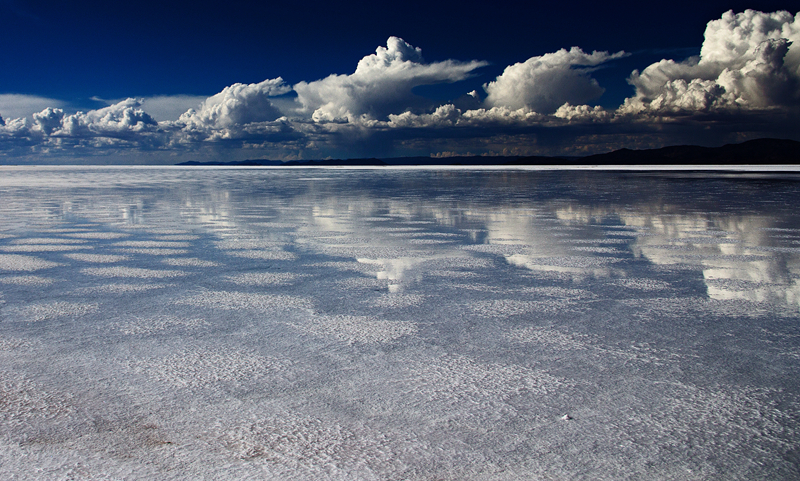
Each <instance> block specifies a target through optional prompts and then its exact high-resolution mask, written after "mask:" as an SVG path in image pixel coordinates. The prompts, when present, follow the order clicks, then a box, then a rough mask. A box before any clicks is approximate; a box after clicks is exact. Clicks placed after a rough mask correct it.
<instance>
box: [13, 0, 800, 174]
mask: <svg viewBox="0 0 800 481" xmlns="http://www.w3.org/2000/svg"><path fill="white" fill-rule="evenodd" d="M551 4H552V5H551ZM0 31H1V32H2V33H3V35H2V38H3V40H2V48H0V118H1V119H2V120H0V163H2V164H24V163H46V164H85V163H88V164H103V163H109V164H127V163H130V164H173V163H177V162H183V161H188V160H197V161H238V160H245V159H274V160H296V159H308V160H310V159H326V158H363V157H379V158H388V157H402V156H426V157H427V156H432V157H448V156H453V155H564V156H578V155H587V154H593V153H602V152H608V151H612V150H616V149H619V148H623V147H624V148H634V149H643V148H657V147H663V146H667V145H679V144H693V145H706V146H717V145H724V144H726V143H735V142H741V141H744V140H749V139H753V138H763V137H772V138H791V139H795V140H800V129H797V127H796V126H797V125H800V12H798V8H797V5H796V3H794V2H769V1H764V2H749V3H748V2H739V1H729V2H719V1H716V0H712V1H707V2H696V1H692V2H688V1H680V0H676V1H673V2H649V3H642V2H619V3H615V4H614V6H613V7H611V6H608V4H607V3H606V2H594V4H590V5H582V4H574V3H572V2H527V4H525V5H520V3H519V2H504V1H496V2H489V3H487V2H469V1H459V2H449V1H443V2H431V1H428V2H419V1H407V2H395V3H382V2H318V1H306V2H283V3H278V2H241V1H237V0H229V1H226V2H217V3H215V4H207V3H204V2H182V1H178V2H163V1H161V2H151V1H148V0H143V1H137V2H107V1H98V2H89V1H74V2H48V1H35V0H26V1H23V0H0Z"/></svg>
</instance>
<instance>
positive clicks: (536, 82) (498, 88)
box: [484, 47, 627, 114]
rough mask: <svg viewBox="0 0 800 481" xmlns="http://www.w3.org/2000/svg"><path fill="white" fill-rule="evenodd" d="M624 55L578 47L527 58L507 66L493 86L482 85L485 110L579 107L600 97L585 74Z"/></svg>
mask: <svg viewBox="0 0 800 481" xmlns="http://www.w3.org/2000/svg"><path fill="white" fill-rule="evenodd" d="M625 55H627V54H626V53H625V52H617V53H614V54H609V53H608V52H597V51H595V52H592V53H586V52H584V51H583V50H581V49H580V48H578V47H572V48H571V49H569V50H566V49H561V50H559V51H557V52H553V53H547V54H544V55H541V56H537V57H531V58H529V59H528V60H526V61H525V62H522V63H516V64H514V65H509V66H508V67H506V69H505V70H504V71H503V73H502V74H501V75H500V76H498V77H497V79H496V80H494V81H493V82H489V83H487V84H486V85H484V90H486V93H487V94H488V96H487V97H486V100H485V101H484V102H485V103H486V104H487V105H488V106H489V107H507V108H510V109H520V108H528V109H531V110H533V111H535V112H539V113H543V114H552V113H553V112H555V111H556V109H558V108H559V107H561V106H562V105H564V104H565V103H571V104H582V103H585V102H589V101H591V100H594V99H596V98H597V97H599V96H600V95H602V94H603V92H604V89H603V88H602V87H600V85H599V84H598V83H597V81H596V80H595V79H593V78H592V77H591V76H590V75H589V74H590V72H591V70H592V68H593V67H596V66H598V65H600V64H602V63H604V62H607V61H609V60H612V59H615V58H620V57H623V56H625Z"/></svg>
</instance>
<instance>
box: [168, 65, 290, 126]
mask: <svg viewBox="0 0 800 481" xmlns="http://www.w3.org/2000/svg"><path fill="white" fill-rule="evenodd" d="M290 91H291V87H289V86H288V85H286V84H285V83H284V82H283V79H282V78H280V77H278V78H276V79H270V80H264V81H263V82H260V83H257V84H241V83H237V84H233V85H231V86H230V87H225V89H223V90H222V92H220V93H218V94H216V95H213V96H211V97H209V98H207V99H206V100H205V101H204V102H203V103H202V104H201V105H200V109H199V110H195V109H189V110H188V111H187V112H186V113H185V114H183V115H181V117H180V119H178V122H176V125H177V126H179V127H180V128H181V129H182V132H183V133H184V134H187V135H189V136H190V137H191V138H193V139H195V140H203V139H207V138H235V137H238V136H240V135H241V134H242V129H243V128H244V127H245V126H246V125H248V124H253V123H258V122H269V121H273V120H276V119H278V118H279V117H281V116H282V115H283V114H281V112H280V111H279V110H278V109H277V108H276V107H275V106H274V105H273V104H272V101H271V100H270V99H271V98H272V97H276V96H279V95H283V94H286V93H288V92H290Z"/></svg>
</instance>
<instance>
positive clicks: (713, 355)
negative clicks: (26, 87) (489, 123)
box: [0, 167, 800, 480]
mask: <svg viewBox="0 0 800 481" xmlns="http://www.w3.org/2000/svg"><path fill="white" fill-rule="evenodd" d="M0 169H2V168H0ZM0 173H1V174H2V175H0V179H3V180H2V182H3V185H4V191H3V199H4V202H3V203H2V204H0V478H2V479H25V480H27V479H31V480H51V479H75V480H94V479H131V480H134V479H163V480H183V479H282V480H283V479H285V480H309V479H314V480H361V479H364V480H383V479H386V480H389V479H404V480H429V479H441V480H509V479H601V480H610V479H613V480H617V479H674V480H684V479H741V480H745V479H798V478H800V461H799V459H800V458H798V453H800V441H798V440H799V439H800V432H798V427H800V381H798V378H797V375H796V373H797V371H798V368H800V327H798V326H800V322H798V321H800V248H799V247H798V241H800V215H798V213H797V212H796V208H795V205H794V204H795V203H794V202H793V200H794V199H797V198H800V177H797V176H794V175H792V174H784V175H782V176H781V177H780V178H777V177H772V176H769V175H766V176H765V175H756V174H753V175H751V176H749V177H748V176H743V177H737V178H726V177H724V176H714V175H708V176H705V177H699V176H698V175H694V174H692V175H684V174H676V173H673V174H665V173H656V174H653V173H648V174H636V173H603V172H524V171H508V172H502V171H472V170H464V171H458V170H448V171H434V170H428V171H415V170H373V171H367V170H346V169H335V170H324V171H323V170H315V173H320V175H316V174H315V175H314V176H313V177H312V176H309V175H308V173H309V172H308V171H305V170H274V169H188V168H187V169H157V168H121V169H106V168H52V169H50V168H41V167H37V168H35V169H27V168H15V169H11V170H7V171H5V170H4V171H3V172H0Z"/></svg>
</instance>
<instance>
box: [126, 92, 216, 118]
mask: <svg viewBox="0 0 800 481" xmlns="http://www.w3.org/2000/svg"><path fill="white" fill-rule="evenodd" d="M207 98H208V97H207V96H205V95H157V96H153V97H144V98H143V99H141V103H142V110H144V111H145V112H147V113H148V114H150V115H151V116H152V117H153V118H154V119H155V120H157V121H159V122H163V121H169V120H175V119H177V118H178V117H180V116H181V115H182V114H183V113H185V112H186V111H187V110H189V109H197V108H199V107H200V104H202V103H203V101H205V100H206V99H207Z"/></svg>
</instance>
